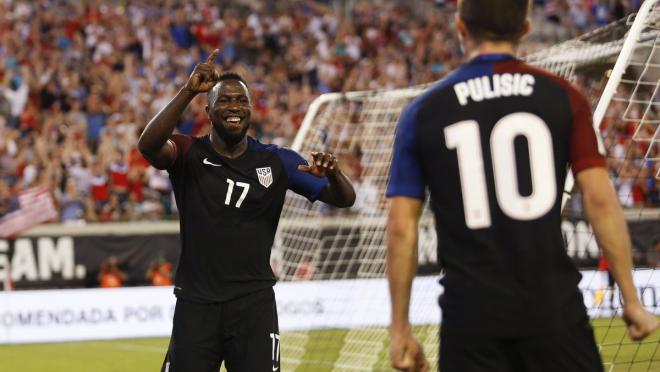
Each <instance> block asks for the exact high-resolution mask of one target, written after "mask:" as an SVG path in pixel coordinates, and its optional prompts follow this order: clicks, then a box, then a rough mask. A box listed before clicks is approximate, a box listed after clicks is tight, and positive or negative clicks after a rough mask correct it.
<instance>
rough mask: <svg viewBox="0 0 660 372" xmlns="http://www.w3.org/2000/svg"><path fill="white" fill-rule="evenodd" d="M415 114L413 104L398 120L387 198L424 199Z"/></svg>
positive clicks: (415, 108) (414, 105) (415, 110)
mask: <svg viewBox="0 0 660 372" xmlns="http://www.w3.org/2000/svg"><path fill="white" fill-rule="evenodd" d="M416 113H417V104H416V103H413V104H412V105H410V106H409V107H408V108H407V109H406V110H405V111H404V112H403V113H402V114H401V117H400V118H399V124H398V125H397V129H396V135H395V138H394V150H393V154H392V165H391V167H390V180H389V184H388V186H387V197H388V198H391V197H394V196H407V197H411V198H417V199H422V200H423V199H424V197H425V193H424V189H425V186H424V178H423V177H422V167H421V164H420V159H419V155H418V154H419V153H418V150H417V148H416V140H415V132H416V126H415V116H416Z"/></svg>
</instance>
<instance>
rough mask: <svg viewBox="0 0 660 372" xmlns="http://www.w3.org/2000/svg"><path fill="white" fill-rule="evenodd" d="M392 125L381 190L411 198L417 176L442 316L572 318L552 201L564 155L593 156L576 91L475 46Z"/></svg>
mask: <svg viewBox="0 0 660 372" xmlns="http://www.w3.org/2000/svg"><path fill="white" fill-rule="evenodd" d="M397 130H398V133H397V138H396V144H395V149H394V151H395V154H394V160H393V162H392V170H391V175H392V176H391V180H390V184H389V189H388V195H389V196H408V197H413V198H421V199H423V198H424V196H425V185H428V190H429V191H430V196H431V208H432V209H433V212H434V214H435V217H436V224H437V231H438V240H439V242H440V245H439V248H438V257H439V261H440V262H441V264H442V265H443V267H444V268H445V269H446V275H445V277H444V278H443V279H442V281H443V283H444V285H445V288H446V292H445V294H444V295H443V297H442V305H443V318H444V319H445V320H452V321H451V322H449V323H448V326H451V327H458V328H461V329H463V328H465V327H468V328H470V329H475V330H484V331H486V330H493V331H496V332H497V333H501V334H503V335H506V334H510V335H517V334H519V333H520V332H523V331H524V330H525V329H528V328H529V327H530V326H539V327H554V326H556V324H552V322H547V320H548V319H554V320H556V321H567V320H568V318H579V317H584V305H583V302H582V297H581V295H580V294H579V292H578V290H577V283H578V282H579V280H580V275H579V273H578V271H577V269H576V268H575V266H574V264H573V263H572V262H571V260H570V258H569V257H568V255H567V254H566V250H565V248H564V243H563V238H562V234H561V231H560V222H561V220H560V218H561V217H560V212H561V211H560V208H561V195H562V187H563V185H564V180H565V178H566V169H567V165H568V164H569V163H570V164H572V168H573V171H574V172H576V173H577V172H579V171H581V170H582V169H585V168H587V167H593V166H604V164H605V162H604V159H603V157H602V156H601V155H600V154H599V153H598V145H597V141H596V136H595V133H594V130H593V129H592V121H591V111H590V107H589V104H588V103H587V101H586V100H585V98H584V97H583V96H582V95H581V94H580V93H579V92H578V91H577V90H576V89H575V88H573V87H572V86H570V85H569V84H568V83H566V82H565V81H563V80H561V79H560V78H558V77H555V76H553V75H550V74H549V73H547V72H545V71H542V70H539V69H536V68H534V67H532V66H529V65H527V64H525V63H524V62H522V61H520V60H518V59H516V58H514V57H513V56H511V55H508V54H489V55H480V56H478V57H476V58H474V59H473V60H471V61H470V62H469V63H468V64H466V65H464V66H463V67H462V68H460V69H459V70H457V71H455V72H454V73H453V74H452V75H450V76H448V77H447V78H446V79H444V80H443V81H442V82H440V83H439V84H437V85H436V86H435V87H433V88H431V89H430V90H429V91H428V92H426V93H425V94H424V95H423V96H421V97H420V98H418V99H417V100H415V101H414V102H413V103H412V104H411V105H410V106H409V107H408V108H407V110H406V112H405V113H404V114H403V116H402V119H401V121H400V123H399V127H398V129H397ZM457 196H460V197H457ZM554 273H562V275H554ZM567 273H568V274H570V275H564V274H567ZM489 308H497V309H499V311H497V312H488V311H484V310H486V309H489ZM560 311H561V312H562V313H563V314H565V315H564V316H562V317H561V319H560V318H557V317H547V316H545V315H546V314H553V313H557V312H560Z"/></svg>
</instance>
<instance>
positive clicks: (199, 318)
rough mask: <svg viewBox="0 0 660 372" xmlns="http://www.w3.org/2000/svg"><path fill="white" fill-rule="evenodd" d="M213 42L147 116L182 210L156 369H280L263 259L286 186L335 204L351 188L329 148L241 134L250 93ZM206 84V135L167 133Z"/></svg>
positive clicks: (145, 143) (150, 154) (150, 148)
mask: <svg viewBox="0 0 660 372" xmlns="http://www.w3.org/2000/svg"><path fill="white" fill-rule="evenodd" d="M217 54H218V50H216V51H214V52H213V53H212V54H211V55H210V56H209V57H208V59H207V61H206V62H205V63H201V64H198V65H197V66H195V69H194V71H193V72H192V74H191V75H190V78H189V80H188V82H187V83H186V84H185V86H184V87H183V88H182V89H181V90H180V91H179V92H178V93H177V95H176V96H175V97H174V98H173V99H172V101H170V103H168V104H167V106H165V108H163V109H162V110H161V111H160V112H159V113H158V114H156V116H155V117H154V118H153V119H152V120H151V121H150V122H149V124H148V125H147V127H146V128H145V130H144V132H143V133H142V135H141V137H140V140H139V143H138V146H139V149H140V151H141V152H142V154H143V155H144V156H145V158H146V159H147V160H148V161H149V162H150V163H151V164H152V165H153V166H154V167H156V168H159V169H167V171H168V172H169V174H170V179H171V180H172V185H173V188H174V193H175V197H176V203H177V206H178V208H179V211H180V220H181V222H180V224H181V246H182V248H181V258H180V260H179V266H178V269H177V272H176V276H175V287H174V293H175V295H176V296H177V303H176V308H175V312H174V324H173V328H172V337H171V339H170V346H169V350H168V352H167V355H166V358H165V361H164V363H163V367H162V370H163V371H168V372H175V371H184V372H187V371H195V372H204V371H208V372H211V371H213V372H217V371H218V369H219V368H220V365H221V363H222V362H223V361H224V362H225V366H226V368H227V370H228V371H230V372H234V371H237V372H241V371H246V372H251V371H278V370H279V350H280V346H279V331H278V322H277V309H276V307H275V297H274V292H273V289H272V287H273V285H274V284H275V278H274V276H273V273H272V270H271V268H270V265H269V261H270V260H269V258H270V251H271V246H272V244H273V239H274V237H275V231H276V230H277V224H278V222H279V218H280V212H281V211H282V206H283V204H284V197H285V194H286V191H287V190H292V191H294V192H296V193H298V194H300V195H303V196H305V197H307V198H308V199H309V200H310V201H315V200H321V201H323V202H325V203H328V204H330V205H333V206H336V207H349V206H351V205H352V204H353V202H354V200H355V192H354V190H353V187H352V185H351V183H350V181H349V180H348V178H347V177H346V176H345V175H344V174H343V173H342V171H341V170H340V169H339V165H338V163H337V159H336V158H335V157H334V156H333V155H332V154H328V153H322V152H318V153H312V157H313V162H312V164H311V165H308V164H307V162H306V161H305V160H304V159H303V158H302V157H301V156H300V155H299V154H298V153H296V152H294V151H292V150H289V149H284V148H279V147H277V146H273V145H264V144H262V143H260V142H258V141H257V140H255V139H253V138H251V137H249V136H246V132H247V130H248V126H249V121H250V113H251V110H252V108H251V101H250V93H249V91H248V87H247V84H246V83H245V81H244V80H243V78H242V77H241V76H240V75H238V74H236V73H231V72H227V73H224V74H222V75H220V74H219V73H218V72H217V71H216V69H215V66H214V64H213V61H214V60H215V58H216V56H217ZM204 92H208V106H207V108H206V110H207V113H208V117H209V120H210V121H211V130H210V134H209V135H207V136H204V137H201V138H193V137H189V136H184V135H172V132H173V130H174V127H175V125H176V124H177V122H178V120H179V118H180V116H181V113H182V112H183V110H184V109H185V108H186V106H187V105H188V104H189V103H190V101H191V100H192V99H193V98H194V97H195V96H196V95H197V94H199V93H204Z"/></svg>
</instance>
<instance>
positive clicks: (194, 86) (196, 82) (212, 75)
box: [185, 49, 220, 93]
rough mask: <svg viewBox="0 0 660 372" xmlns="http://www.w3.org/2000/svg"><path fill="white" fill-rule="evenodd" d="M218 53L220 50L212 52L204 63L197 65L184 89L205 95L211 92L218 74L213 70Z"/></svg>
mask: <svg viewBox="0 0 660 372" xmlns="http://www.w3.org/2000/svg"><path fill="white" fill-rule="evenodd" d="M219 53H220V49H216V50H214V51H213V52H212V53H211V54H210V55H209V57H208V58H207V59H206V62H203V63H198V64H197V65H196V66H195V69H194V70H193V72H192V73H191V74H190V77H189V78H188V82H187V83H186V86H185V89H187V90H189V91H191V92H193V93H205V92H208V91H209V90H211V88H213V86H215V84H216V83H217V82H218V78H219V77H220V74H219V73H218V71H217V70H216V69H215V63H214V61H215V59H216V57H217V56H218V54H219Z"/></svg>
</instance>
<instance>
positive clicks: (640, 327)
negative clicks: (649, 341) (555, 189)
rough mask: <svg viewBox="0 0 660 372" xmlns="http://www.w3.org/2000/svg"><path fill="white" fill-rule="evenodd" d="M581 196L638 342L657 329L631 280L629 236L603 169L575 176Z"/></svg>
mask: <svg viewBox="0 0 660 372" xmlns="http://www.w3.org/2000/svg"><path fill="white" fill-rule="evenodd" d="M577 182H578V185H579V186H580V189H581V190H582V194H583V196H584V209H585V212H586V215H587V219H588V220H589V223H590V224H591V227H592V228H593V230H594V234H595V235H596V240H597V241H598V245H599V246H600V247H601V248H602V249H603V253H604V254H605V258H606V259H607V261H608V262H609V264H610V271H611V272H612V275H613V276H614V279H615V280H616V283H617V284H618V285H619V289H620V290H621V296H622V297H623V303H624V305H623V306H624V307H623V317H624V320H625V321H626V322H627V323H628V333H629V335H630V338H631V339H633V340H641V339H643V338H645V337H646V336H648V335H649V334H651V333H652V332H653V331H654V330H655V329H657V328H658V321H657V319H656V318H655V317H654V316H653V315H651V314H650V313H648V312H647V311H646V310H645V309H644V307H643V306H642V304H641V303H640V301H639V298H638V297H637V291H636V289H635V284H634V282H633V277H632V258H631V253H630V252H631V244H630V236H629V235H628V228H627V226H626V221H625V219H624V217H623V212H622V211H621V207H620V206H619V201H618V199H617V196H616V193H615V191H614V188H613V187H612V185H611V183H610V180H609V178H608V176H607V170H606V169H605V168H600V167H599V168H590V169H586V170H584V171H582V172H580V173H578V175H577Z"/></svg>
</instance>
